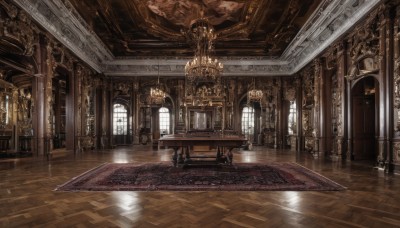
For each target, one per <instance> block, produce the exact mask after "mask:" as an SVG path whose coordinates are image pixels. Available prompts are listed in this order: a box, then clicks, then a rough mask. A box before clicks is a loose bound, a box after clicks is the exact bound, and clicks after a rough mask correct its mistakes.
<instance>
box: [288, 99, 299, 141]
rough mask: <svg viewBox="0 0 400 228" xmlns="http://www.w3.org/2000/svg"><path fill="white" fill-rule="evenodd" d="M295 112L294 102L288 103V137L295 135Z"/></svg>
mask: <svg viewBox="0 0 400 228" xmlns="http://www.w3.org/2000/svg"><path fill="white" fill-rule="evenodd" d="M296 119H297V112H296V102H295V101H290V106H289V118H288V133H289V135H293V134H295V133H296V125H297V122H296Z"/></svg>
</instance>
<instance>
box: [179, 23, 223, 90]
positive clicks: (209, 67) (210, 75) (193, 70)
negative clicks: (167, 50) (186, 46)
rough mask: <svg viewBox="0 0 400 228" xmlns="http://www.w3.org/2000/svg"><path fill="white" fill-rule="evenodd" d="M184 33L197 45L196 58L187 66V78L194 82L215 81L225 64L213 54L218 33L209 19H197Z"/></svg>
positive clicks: (190, 41)
mask: <svg viewBox="0 0 400 228" xmlns="http://www.w3.org/2000/svg"><path fill="white" fill-rule="evenodd" d="M184 34H185V35H186V37H187V39H188V41H189V43H191V44H192V45H193V46H194V47H195V53H194V58H193V59H192V60H190V61H188V62H187V63H186V66H185V76H186V78H187V79H188V80H189V81H190V82H192V83H197V82H207V81H215V80H217V79H218V78H219V77H221V74H222V71H223V68H224V66H223V64H222V63H220V62H219V61H218V59H216V58H214V57H212V56H211V54H212V53H213V52H214V46H213V41H214V40H215V39H216V37H217V35H216V34H215V33H214V29H213V27H212V26H211V24H210V23H209V22H208V20H207V19H205V18H200V19H198V20H196V21H195V22H194V23H192V25H191V27H190V29H189V31H187V32H185V33H184Z"/></svg>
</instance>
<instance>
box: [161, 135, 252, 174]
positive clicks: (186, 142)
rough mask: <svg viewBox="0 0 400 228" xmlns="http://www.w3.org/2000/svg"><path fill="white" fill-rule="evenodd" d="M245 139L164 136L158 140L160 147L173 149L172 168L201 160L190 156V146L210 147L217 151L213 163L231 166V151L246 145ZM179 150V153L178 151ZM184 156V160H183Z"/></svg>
mask: <svg viewBox="0 0 400 228" xmlns="http://www.w3.org/2000/svg"><path fill="white" fill-rule="evenodd" d="M246 141H247V140H246V138H245V137H243V136H237V135H229V136H222V135H211V136H193V135H190V136H185V135H165V136H163V137H161V138H160V139H159V141H158V142H159V144H160V146H168V147H171V148H173V149H174V154H173V156H172V160H173V164H174V166H177V165H178V164H190V163H191V162H192V159H191V158H202V157H203V156H200V157H196V156H194V155H191V151H190V148H191V147H192V146H210V147H215V148H216V149H217V152H216V155H215V157H214V158H215V162H216V163H219V164H232V160H233V154H232V149H233V148H238V147H241V146H242V145H243V144H245V143H246ZM179 150H180V153H178V151H179ZM184 155H185V158H184Z"/></svg>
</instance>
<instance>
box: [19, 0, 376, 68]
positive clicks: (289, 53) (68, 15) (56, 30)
mask: <svg viewBox="0 0 400 228" xmlns="http://www.w3.org/2000/svg"><path fill="white" fill-rule="evenodd" d="M13 1H14V2H15V3H16V4H17V5H18V6H20V7H21V8H23V9H24V10H26V11H27V12H28V13H29V14H30V15H31V16H32V17H33V18H34V20H36V21H37V22H38V23H39V24H40V25H42V26H43V27H44V28H45V29H46V30H47V31H49V32H50V33H51V34H52V35H53V36H54V37H56V39H58V40H59V41H60V42H61V43H62V44H64V45H65V46H66V47H67V48H68V49H70V50H71V51H72V52H73V53H75V54H76V55H77V56H78V57H79V58H81V59H82V60H83V61H84V62H86V63H87V64H88V65H89V66H91V67H92V68H93V69H95V70H96V71H97V72H102V73H105V74H107V75H119V76H135V75H138V76H139V75H140V76H142V75H143V76H146V75H152V74H153V73H152V72H151V68H152V67H151V65H148V64H147V63H145V62H144V63H142V64H141V65H140V66H139V65H136V63H135V62H136V61H137V60H136V59H126V60H125V62H124V64H121V62H118V60H117V59H116V58H115V57H114V56H113V55H112V53H111V52H110V50H108V49H107V48H106V46H105V45H104V44H103V43H102V41H101V40H100V39H99V37H97V35H96V34H95V33H94V32H93V31H91V30H90V29H89V28H90V26H88V25H87V24H86V23H85V22H84V20H83V19H82V18H81V17H80V15H78V13H77V12H76V10H75V9H74V8H73V7H72V5H71V3H70V2H69V1H68V0H41V1H37V0H13ZM379 2H381V1H380V0H358V1H356V2H355V1H354V0H325V1H323V2H322V3H321V5H320V6H319V9H317V10H316V12H315V13H314V15H313V16H312V17H311V19H310V20H308V22H307V23H306V24H305V25H304V27H303V28H302V30H301V31H300V32H299V33H298V35H297V36H296V37H295V39H294V40H293V41H292V42H291V44H290V45H289V47H288V48H287V50H286V51H285V52H284V53H283V55H282V56H281V57H280V58H278V59H263V58H251V57H246V59H247V60H246V62H244V63H240V64H229V61H230V58H226V59H227V63H225V62H224V65H225V67H226V70H224V71H225V72H224V76H236V75H240V76H254V75H257V76H270V75H292V74H294V73H296V72H297V71H299V70H300V69H301V68H303V67H304V66H305V65H306V64H307V63H309V62H310V61H311V60H312V59H314V58H315V57H316V56H317V55H318V54H320V53H321V52H322V51H323V50H324V49H325V48H327V47H328V46H329V45H330V44H331V43H332V42H334V41H335V40H336V39H338V38H339V37H340V36H341V35H343V34H344V33H345V32H346V31H348V30H349V29H350V28H351V26H353V25H354V24H355V23H357V22H358V21H359V20H360V19H361V18H362V17H363V16H364V15H366V14H367V13H368V12H369V11H370V10H371V9H372V8H373V7H375V6H376V5H377V4H378V3H379ZM271 60H274V61H271ZM221 61H223V58H221ZM116 62H118V63H116ZM182 62H184V63H179V64H170V66H169V68H170V69H171V70H169V71H166V72H165V73H166V74H165V76H180V75H182V76H183V68H184V65H185V63H186V62H185V61H182ZM249 62H250V64H247V63H249ZM180 64H181V65H180ZM243 65H249V66H245V68H243ZM181 69H182V72H181V71H180V70H181Z"/></svg>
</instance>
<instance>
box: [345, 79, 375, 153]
mask: <svg viewBox="0 0 400 228" xmlns="http://www.w3.org/2000/svg"><path fill="white" fill-rule="evenodd" d="M378 96H379V82H378V81H377V80H376V79H375V78H374V77H373V76H367V77H363V78H362V79H360V80H359V81H357V82H355V84H354V86H353V87H352V90H351V102H352V103H351V104H352V113H351V115H352V125H351V129H352V146H353V147H352V154H351V159H352V160H370V161H376V157H377V149H376V136H377V129H378V118H377V117H378V107H379V97H378Z"/></svg>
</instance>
